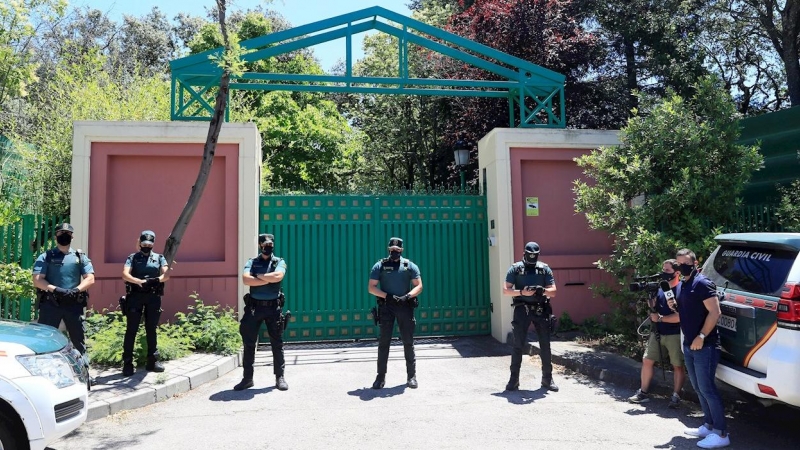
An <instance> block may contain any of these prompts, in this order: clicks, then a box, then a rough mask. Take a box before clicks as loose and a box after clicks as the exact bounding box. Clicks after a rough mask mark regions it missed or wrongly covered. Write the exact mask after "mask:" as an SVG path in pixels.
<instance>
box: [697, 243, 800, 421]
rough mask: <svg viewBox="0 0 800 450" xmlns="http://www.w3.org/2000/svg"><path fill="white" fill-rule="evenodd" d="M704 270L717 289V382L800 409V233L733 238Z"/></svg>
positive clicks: (721, 247) (766, 402)
mask: <svg viewBox="0 0 800 450" xmlns="http://www.w3.org/2000/svg"><path fill="white" fill-rule="evenodd" d="M715 239H716V241H717V243H718V244H719V246H718V247H717V249H716V250H714V252H713V253H712V254H711V256H709V258H708V260H707V261H706V263H705V264H704V265H703V273H704V274H705V275H706V276H707V277H708V278H710V279H711V280H713V281H714V283H716V284H717V292H718V293H719V294H720V298H721V299H722V301H721V302H720V306H721V309H722V316H720V318H719V321H718V322H717V330H718V331H719V335H720V341H721V343H722V358H721V360H720V364H719V366H717V378H718V379H719V380H722V381H724V382H726V383H728V384H730V385H732V386H734V387H736V388H739V389H741V390H742V391H745V392H747V393H750V394H752V395H755V396H756V397H759V398H760V399H762V402H763V403H765V404H769V403H774V402H782V403H787V404H790V405H794V406H798V407H800V233H732V234H721V235H719V236H717V237H716V238H715Z"/></svg>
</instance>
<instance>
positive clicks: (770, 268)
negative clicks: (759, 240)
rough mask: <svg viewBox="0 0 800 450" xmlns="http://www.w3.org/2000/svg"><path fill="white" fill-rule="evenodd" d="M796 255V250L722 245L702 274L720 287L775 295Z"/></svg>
mask: <svg viewBox="0 0 800 450" xmlns="http://www.w3.org/2000/svg"><path fill="white" fill-rule="evenodd" d="M796 258H797V251H792V250H778V249H768V248H759V247H752V246H739V245H729V244H726V245H722V246H721V247H720V248H719V250H718V251H717V253H716V255H715V256H714V260H713V264H712V265H711V267H706V268H704V273H705V274H706V276H708V277H709V278H711V279H712V280H714V282H715V283H717V285H718V286H720V287H727V288H729V289H736V290H741V291H746V292H751V293H754V294H763V295H775V296H778V295H780V292H781V290H782V289H783V286H784V284H785V283H786V278H787V276H788V275H789V271H790V270H791V268H792V265H793V264H794V261H795V259H796Z"/></svg>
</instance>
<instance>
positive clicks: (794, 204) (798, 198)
mask: <svg viewBox="0 0 800 450" xmlns="http://www.w3.org/2000/svg"><path fill="white" fill-rule="evenodd" d="M778 192H779V193H780V194H781V202H780V204H779V205H778V210H777V211H776V213H775V215H776V216H777V218H778V223H780V224H781V225H782V226H783V228H784V230H786V231H793V232H798V233H800V180H795V181H793V182H792V183H791V184H790V185H788V186H782V187H780V188H778Z"/></svg>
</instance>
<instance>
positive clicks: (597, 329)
mask: <svg viewBox="0 0 800 450" xmlns="http://www.w3.org/2000/svg"><path fill="white" fill-rule="evenodd" d="M581 331H583V333H584V334H585V335H586V336H587V337H590V338H597V337H601V336H604V335H605V334H606V331H605V327H603V325H602V324H601V323H600V322H599V321H598V320H597V319H595V318H594V317H589V318H588V319H586V320H584V321H583V323H582V324H581Z"/></svg>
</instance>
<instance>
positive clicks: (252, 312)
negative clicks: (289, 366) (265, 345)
mask: <svg viewBox="0 0 800 450" xmlns="http://www.w3.org/2000/svg"><path fill="white" fill-rule="evenodd" d="M261 322H265V323H266V324H267V333H269V343H270V346H271V347H272V366H273V369H272V371H273V372H274V373H275V377H282V376H283V369H284V367H285V366H286V362H285V361H284V359H283V324H282V323H281V309H280V308H278V307H275V306H256V307H255V308H254V309H253V308H245V311H244V315H243V316H242V321H241V323H240V324H239V333H241V335H242V343H243V344H244V355H243V360H242V367H243V368H244V376H243V378H245V379H248V380H252V379H253V363H255V361H256V344H257V343H258V330H259V329H260V328H261Z"/></svg>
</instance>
